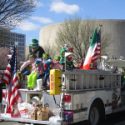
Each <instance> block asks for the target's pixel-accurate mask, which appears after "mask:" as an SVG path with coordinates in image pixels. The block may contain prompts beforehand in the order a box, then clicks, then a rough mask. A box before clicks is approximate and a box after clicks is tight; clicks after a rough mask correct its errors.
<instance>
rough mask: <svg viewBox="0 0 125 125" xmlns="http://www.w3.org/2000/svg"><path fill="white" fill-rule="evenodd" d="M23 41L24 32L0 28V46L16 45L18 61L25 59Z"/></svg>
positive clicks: (24, 40)
mask: <svg viewBox="0 0 125 125" xmlns="http://www.w3.org/2000/svg"><path fill="white" fill-rule="evenodd" d="M25 43H26V37H25V35H24V34H20V33H16V32H11V31H10V30H7V29H4V28H0V47H11V46H13V45H16V46H17V51H18V52H17V58H18V61H23V60H24V59H25Z"/></svg>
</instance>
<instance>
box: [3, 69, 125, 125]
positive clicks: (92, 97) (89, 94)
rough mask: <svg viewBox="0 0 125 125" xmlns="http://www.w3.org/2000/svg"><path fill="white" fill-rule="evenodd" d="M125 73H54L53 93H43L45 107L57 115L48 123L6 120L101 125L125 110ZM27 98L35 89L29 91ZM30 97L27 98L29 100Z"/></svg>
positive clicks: (79, 71) (51, 86) (18, 120)
mask: <svg viewBox="0 0 125 125" xmlns="http://www.w3.org/2000/svg"><path fill="white" fill-rule="evenodd" d="M121 78H122V74H121V72H116V71H113V70H109V71H105V70H101V69H98V70H80V69H73V70H65V71H64V72H61V71H60V70H58V69H52V70H51V71H50V90H49V91H41V92H40V93H42V97H43V99H44V104H47V105H48V106H49V108H50V109H51V111H53V112H54V114H55V115H54V116H52V117H50V119H49V120H48V121H38V120H31V119H24V118H23V119H21V118H18V119H16V118H7V117H6V118H5V117H2V116H1V119H3V120H8V121H16V122H23V123H31V124H50V125H56V124H57V125H61V124H72V123H78V122H81V121H88V122H89V124H90V125H98V124H99V123H100V122H102V120H104V119H105V116H106V115H109V114H113V113H117V112H120V111H123V110H125V89H124V85H123V83H122V80H121ZM25 92H26V94H27V96H28V95H30V94H32V93H35V91H34V90H27V91H25ZM27 96H26V97H27Z"/></svg>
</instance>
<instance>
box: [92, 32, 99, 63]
mask: <svg viewBox="0 0 125 125" xmlns="http://www.w3.org/2000/svg"><path fill="white" fill-rule="evenodd" d="M100 36H101V35H100V31H99V32H98V33H97V43H96V45H95V51H94V54H93V56H92V62H96V60H97V59H99V58H100V56H101V39H100Z"/></svg>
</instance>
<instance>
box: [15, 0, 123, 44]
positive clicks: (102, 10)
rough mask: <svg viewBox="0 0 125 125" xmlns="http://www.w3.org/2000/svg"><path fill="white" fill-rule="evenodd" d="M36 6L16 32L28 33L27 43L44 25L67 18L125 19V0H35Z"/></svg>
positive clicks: (36, 36)
mask: <svg viewBox="0 0 125 125" xmlns="http://www.w3.org/2000/svg"><path fill="white" fill-rule="evenodd" d="M34 1H36V2H35V4H36V8H35V9H34V12H33V13H31V16H30V17H27V19H25V20H24V21H23V22H21V23H20V24H19V25H18V26H17V27H16V29H15V30H14V32H17V33H22V34H25V35H26V44H27V45H29V44H30V43H31V41H32V39H33V38H36V39H39V32H40V29H41V28H42V27H44V26H47V25H51V24H55V23H60V22H64V21H65V20H66V19H69V18H74V17H79V18H81V19H83V20H84V19H125V13H124V12H125V7H124V6H125V0H34Z"/></svg>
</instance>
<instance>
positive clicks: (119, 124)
mask: <svg viewBox="0 0 125 125" xmlns="http://www.w3.org/2000/svg"><path fill="white" fill-rule="evenodd" d="M0 125H24V124H21V123H16V122H1V123H0ZM74 125H87V124H86V123H85V122H80V123H77V124H74ZM101 125H125V112H121V113H117V114H114V115H111V116H107V117H106V121H105V122H104V123H102V124H101Z"/></svg>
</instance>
